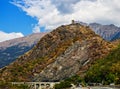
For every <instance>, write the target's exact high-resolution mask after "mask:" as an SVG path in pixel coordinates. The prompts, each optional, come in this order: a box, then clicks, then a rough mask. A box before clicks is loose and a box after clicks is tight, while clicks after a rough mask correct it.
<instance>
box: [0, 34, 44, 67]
mask: <svg viewBox="0 0 120 89" xmlns="http://www.w3.org/2000/svg"><path fill="white" fill-rule="evenodd" d="M45 34H46V33H35V34H32V35H29V36H26V37H21V38H16V39H12V40H9V41H5V42H0V68H2V67H4V66H6V65H8V64H10V63H11V62H13V61H15V59H16V58H17V57H19V56H20V55H23V54H24V53H25V52H27V51H28V50H30V49H32V48H33V46H34V45H35V44H36V43H37V42H38V41H39V40H40V38H41V37H43V36H44V35H45Z"/></svg>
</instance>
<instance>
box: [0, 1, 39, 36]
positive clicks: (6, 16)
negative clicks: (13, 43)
mask: <svg viewBox="0 0 120 89" xmlns="http://www.w3.org/2000/svg"><path fill="white" fill-rule="evenodd" d="M10 2H11V0H0V30H2V31H4V32H6V33H10V32H22V33H23V34H24V35H28V34H31V33H32V27H33V26H34V25H35V24H36V23H37V20H36V19H35V18H33V17H31V16H28V15H26V14H25V12H24V11H22V10H21V9H20V8H18V7H16V6H15V5H13V4H11V3H10Z"/></svg>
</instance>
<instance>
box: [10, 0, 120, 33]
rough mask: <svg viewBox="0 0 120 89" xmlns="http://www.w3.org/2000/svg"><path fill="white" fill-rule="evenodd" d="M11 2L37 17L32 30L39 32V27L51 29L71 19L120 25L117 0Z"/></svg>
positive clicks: (34, 0)
mask: <svg viewBox="0 0 120 89" xmlns="http://www.w3.org/2000/svg"><path fill="white" fill-rule="evenodd" d="M12 3H13V4H14V5H16V6H17V7H19V8H21V9H22V10H23V11H25V12H26V14H27V15H29V16H32V17H36V18H37V20H38V23H37V25H35V27H34V29H33V32H40V31H39V28H40V27H45V28H46V29H47V30H49V29H53V28H55V27H57V26H59V25H61V24H66V23H70V21H71V20H72V19H74V20H80V21H83V22H88V23H89V22H99V23H103V24H111V23H113V24H115V25H118V26H120V18H119V15H120V3H119V0H14V1H13V2H12ZM35 29H37V30H35Z"/></svg>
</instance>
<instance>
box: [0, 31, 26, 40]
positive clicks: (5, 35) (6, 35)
mask: <svg viewBox="0 0 120 89" xmlns="http://www.w3.org/2000/svg"><path fill="white" fill-rule="evenodd" d="M23 36H24V35H23V34H22V33H20V32H18V33H15V32H12V33H5V32H3V31H0V42H2V41H5V40H10V39H14V38H19V37H23Z"/></svg>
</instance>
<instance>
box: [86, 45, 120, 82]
mask: <svg viewBox="0 0 120 89" xmlns="http://www.w3.org/2000/svg"><path fill="white" fill-rule="evenodd" d="M85 80H86V82H90V83H91V82H93V83H103V84H110V83H115V84H120V45H119V46H118V48H117V49H115V50H113V51H112V52H111V53H110V54H109V55H108V56H107V57H105V58H102V59H100V60H98V61H96V62H95V64H94V65H92V66H91V68H90V69H89V70H88V72H87V74H86V76H85Z"/></svg>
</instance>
